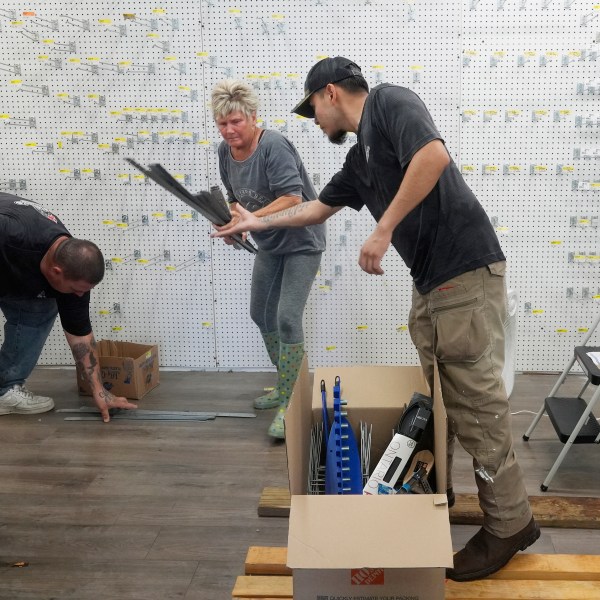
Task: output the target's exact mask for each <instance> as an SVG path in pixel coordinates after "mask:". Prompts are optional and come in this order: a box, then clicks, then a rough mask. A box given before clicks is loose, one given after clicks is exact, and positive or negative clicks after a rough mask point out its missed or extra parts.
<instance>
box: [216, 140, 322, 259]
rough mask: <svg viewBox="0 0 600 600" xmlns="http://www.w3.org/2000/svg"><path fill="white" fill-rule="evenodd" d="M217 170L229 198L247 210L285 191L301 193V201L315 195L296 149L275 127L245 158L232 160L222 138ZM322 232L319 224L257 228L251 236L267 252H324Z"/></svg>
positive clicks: (262, 204) (252, 209)
mask: <svg viewBox="0 0 600 600" xmlns="http://www.w3.org/2000/svg"><path fill="white" fill-rule="evenodd" d="M219 170H220V174H221V180H222V182H223V185H224V186H225V189H226V190H227V196H228V200H229V202H239V203H240V204H241V205H242V206H243V207H244V208H245V209H246V210H249V211H250V212H254V211H257V210H259V209H261V208H263V207H264V206H267V205H268V204H270V203H271V202H273V201H274V200H276V199H277V198H279V197H280V196H284V195H288V194H290V195H294V196H299V197H301V198H302V201H303V202H306V201H308V200H316V198H317V193H316V192H315V189H314V187H313V185H312V183H311V182H310V179H309V177H308V173H307V172H306V169H305V168H304V165H303V164H302V160H301V159H300V155H299V154H298V151H297V150H296V148H294V146H293V144H292V143H291V142H290V141H289V140H288V139H287V138H285V137H284V136H283V135H281V134H280V133H279V132H277V131H271V130H268V129H267V130H265V131H264V132H263V134H262V136H261V138H260V141H259V143H258V146H257V147H256V150H255V151H254V152H253V153H252V155H251V156H249V157H248V158H247V159H246V160H235V159H234V158H233V157H232V156H231V151H230V149H229V145H228V144H227V143H226V142H225V141H223V142H221V145H220V146H219ZM325 234H326V229H325V225H324V224H321V225H309V226H307V227H294V228H286V229H268V230H266V231H256V232H253V233H252V239H253V240H254V241H255V242H256V245H257V246H258V248H259V250H261V251H263V252H268V253H269V254H288V253H292V252H323V250H325Z"/></svg>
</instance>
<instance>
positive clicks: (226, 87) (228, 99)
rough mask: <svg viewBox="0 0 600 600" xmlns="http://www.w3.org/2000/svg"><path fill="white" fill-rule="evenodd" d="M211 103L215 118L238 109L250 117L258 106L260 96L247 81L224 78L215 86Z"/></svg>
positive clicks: (225, 115)
mask: <svg viewBox="0 0 600 600" xmlns="http://www.w3.org/2000/svg"><path fill="white" fill-rule="evenodd" d="M211 105H212V110H213V117H214V118H215V119H219V118H222V117H227V116H228V115H230V114H231V113H232V112H236V111H239V112H242V113H244V114H245V115H246V116H247V117H250V116H251V115H252V113H255V112H256V109H257V108H258V96H257V95H256V93H255V92H254V90H253V89H252V88H251V87H250V86H249V85H248V84H247V83H246V82H244V81H240V80H239V79H224V80H223V81H219V83H217V84H216V85H215V87H214V88H213V91H212V94H211Z"/></svg>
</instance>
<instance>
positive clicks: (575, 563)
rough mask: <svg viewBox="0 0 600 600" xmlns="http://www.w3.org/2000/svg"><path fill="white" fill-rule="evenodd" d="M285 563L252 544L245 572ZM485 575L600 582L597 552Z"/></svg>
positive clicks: (275, 552) (530, 560) (274, 551)
mask: <svg viewBox="0 0 600 600" xmlns="http://www.w3.org/2000/svg"><path fill="white" fill-rule="evenodd" d="M286 563H287V548H274V547H265V546H251V547H250V548H249V549H248V554H247V556H246V565H245V574H246V575H285V574H291V572H292V571H291V569H289V568H288V567H287V566H286ZM488 579H503V580H515V579H521V580H527V579H531V580H534V579H543V580H562V581H599V582H600V555H595V554H593V555H590V554H517V555H516V556H514V557H513V559H512V560H511V561H510V562H509V563H508V564H507V565H506V566H505V567H504V568H503V569H501V570H500V571H498V572H497V573H494V574H493V575H490V577H488ZM599 597H600V596H599Z"/></svg>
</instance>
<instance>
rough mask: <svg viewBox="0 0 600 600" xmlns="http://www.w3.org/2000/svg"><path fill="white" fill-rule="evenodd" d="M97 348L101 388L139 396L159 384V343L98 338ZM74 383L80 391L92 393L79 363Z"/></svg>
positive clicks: (116, 393)
mask: <svg viewBox="0 0 600 600" xmlns="http://www.w3.org/2000/svg"><path fill="white" fill-rule="evenodd" d="M97 349H98V356H99V358H100V371H101V373H102V382H103V384H104V388H105V389H107V390H108V391H110V392H111V393H113V394H114V395H115V396H125V397H126V398H131V399H134V400H140V399H141V398H143V397H144V396H145V395H146V394H147V393H148V392H149V391H150V390H151V389H153V388H155V387H156V386H157V385H158V384H159V375H158V346H156V345H148V344H134V343H132V342H120V341H112V340H100V341H99V342H98V348H97ZM77 385H78V388H79V393H80V394H81V395H85V396H89V395H91V390H90V386H89V384H88V382H87V380H86V378H85V377H84V375H83V373H82V372H81V370H80V368H79V367H78V368H77Z"/></svg>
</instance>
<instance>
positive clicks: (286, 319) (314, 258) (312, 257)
mask: <svg viewBox="0 0 600 600" xmlns="http://www.w3.org/2000/svg"><path fill="white" fill-rule="evenodd" d="M320 263H321V252H311V253H302V252H297V253H293V254H267V253H264V252H259V253H258V254H257V255H256V258H255V260H254V270H253V271H252V290H251V293H250V316H251V317H252V320H253V321H254V322H255V323H256V324H257V325H258V328H259V329H260V332H261V333H262V334H265V333H271V332H274V331H277V332H279V339H280V340H281V341H282V342H283V343H284V344H299V343H300V342H303V341H304V331H303V329H302V317H303V315H304V306H305V305H306V300H307V299H308V294H309V292H310V289H311V286H312V282H313V281H314V279H315V276H316V275H317V271H318V270H319V264H320Z"/></svg>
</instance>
